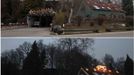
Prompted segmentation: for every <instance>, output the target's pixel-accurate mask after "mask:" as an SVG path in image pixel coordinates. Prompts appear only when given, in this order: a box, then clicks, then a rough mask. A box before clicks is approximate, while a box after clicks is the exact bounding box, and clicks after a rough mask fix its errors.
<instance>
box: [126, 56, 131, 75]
mask: <svg viewBox="0 0 134 75" xmlns="http://www.w3.org/2000/svg"><path fill="white" fill-rule="evenodd" d="M124 67H125V68H124V69H125V75H133V60H132V59H131V58H130V57H129V56H128V55H127V59H126V61H125V64H124Z"/></svg>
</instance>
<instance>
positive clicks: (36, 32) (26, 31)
mask: <svg viewBox="0 0 134 75" xmlns="http://www.w3.org/2000/svg"><path fill="white" fill-rule="evenodd" d="M133 32H134V31H120V32H104V33H88V34H72V35H50V34H51V33H50V31H49V28H20V29H10V30H2V31H1V36H2V37H133Z"/></svg>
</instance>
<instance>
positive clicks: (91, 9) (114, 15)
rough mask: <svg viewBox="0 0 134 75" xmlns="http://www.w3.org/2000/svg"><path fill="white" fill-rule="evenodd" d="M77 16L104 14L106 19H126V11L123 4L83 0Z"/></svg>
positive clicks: (91, 17) (90, 16)
mask: <svg viewBox="0 0 134 75" xmlns="http://www.w3.org/2000/svg"><path fill="white" fill-rule="evenodd" d="M76 15H77V16H82V17H88V18H90V19H95V18H98V17H99V16H103V17H104V19H107V20H112V21H124V20H125V11H124V10H122V7H121V5H118V4H113V3H105V2H101V1H99V0H81V4H80V7H79V8H78V11H76Z"/></svg>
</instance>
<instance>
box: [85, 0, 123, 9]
mask: <svg viewBox="0 0 134 75" xmlns="http://www.w3.org/2000/svg"><path fill="white" fill-rule="evenodd" d="M86 3H87V5H88V6H89V7H90V8H93V9H96V10H110V11H119V12H120V11H123V10H122V7H121V6H120V5H117V4H113V3H105V2H100V1H98V0H86Z"/></svg>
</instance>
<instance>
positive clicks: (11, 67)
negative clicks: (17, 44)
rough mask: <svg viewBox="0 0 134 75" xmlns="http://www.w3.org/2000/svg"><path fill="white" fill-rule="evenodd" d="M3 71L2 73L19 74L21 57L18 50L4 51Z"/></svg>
mask: <svg viewBox="0 0 134 75" xmlns="http://www.w3.org/2000/svg"><path fill="white" fill-rule="evenodd" d="M1 71H2V73H1V75H19V59H18V56H17V52H16V51H14V50H11V51H9V52H3V53H2V56H1Z"/></svg>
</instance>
